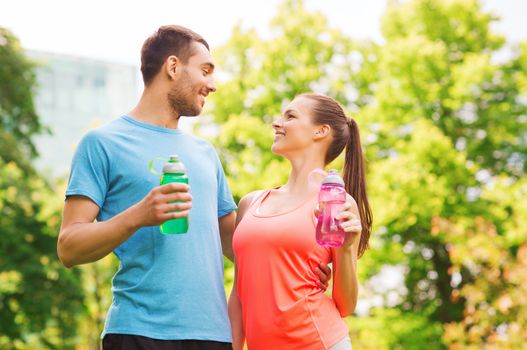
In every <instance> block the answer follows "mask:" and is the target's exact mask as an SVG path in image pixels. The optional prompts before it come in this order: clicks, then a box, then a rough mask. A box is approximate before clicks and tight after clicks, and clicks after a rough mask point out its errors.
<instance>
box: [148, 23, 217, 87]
mask: <svg viewBox="0 0 527 350" xmlns="http://www.w3.org/2000/svg"><path fill="white" fill-rule="evenodd" d="M193 42H198V43H201V44H203V45H205V47H206V48H207V50H210V48H209V44H208V43H207V42H206V41H205V39H203V37H202V36H201V35H199V34H197V33H195V32H193V31H192V30H190V29H188V28H185V27H182V26H178V25H168V26H162V27H159V29H158V30H157V31H156V32H155V33H154V34H152V35H151V36H150V37H149V38H148V39H146V40H145V42H144V44H143V47H142V49H141V73H142V74H143V81H144V83H145V86H147V85H148V84H149V83H150V82H151V81H152V80H153V79H154V77H155V76H156V75H157V73H159V70H160V69H161V66H162V65H163V63H164V62H165V60H166V59H167V58H168V56H172V55H174V56H177V57H178V58H179V59H180V60H181V61H182V62H183V63H184V64H186V63H187V62H188V59H189V58H190V57H191V56H192V55H193V54H194V50H193V48H192V43H193Z"/></svg>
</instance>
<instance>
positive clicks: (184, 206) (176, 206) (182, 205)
mask: <svg viewBox="0 0 527 350" xmlns="http://www.w3.org/2000/svg"><path fill="white" fill-rule="evenodd" d="M190 209H192V202H179V203H169V204H167V205H166V206H164V207H163V211H164V212H166V213H168V212H172V211H174V210H178V211H182V210H190Z"/></svg>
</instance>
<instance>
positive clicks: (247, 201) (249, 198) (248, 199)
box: [238, 190, 267, 209]
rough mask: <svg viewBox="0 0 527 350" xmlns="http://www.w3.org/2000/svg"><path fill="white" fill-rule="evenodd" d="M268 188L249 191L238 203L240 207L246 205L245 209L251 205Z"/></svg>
mask: <svg viewBox="0 0 527 350" xmlns="http://www.w3.org/2000/svg"><path fill="white" fill-rule="evenodd" d="M265 191H267V190H256V191H252V192H249V193H247V194H246V195H245V196H243V197H242V199H240V203H239V205H238V207H239V208H241V207H244V208H245V209H246V208H248V207H250V206H251V205H252V204H253V203H254V201H255V200H256V199H258V197H259V196H260V195H261V194H262V193H264V192H265Z"/></svg>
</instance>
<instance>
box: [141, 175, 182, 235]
mask: <svg viewBox="0 0 527 350" xmlns="http://www.w3.org/2000/svg"><path fill="white" fill-rule="evenodd" d="M189 189H190V187H189V186H188V185H187V184H184V183H179V182H172V183H169V184H166V185H162V186H158V187H155V188H154V189H152V190H151V191H150V192H149V193H148V194H147V195H146V196H145V197H144V198H143V199H142V200H141V201H140V202H139V203H137V204H136V205H135V208H134V209H135V210H134V212H136V213H137V215H138V217H137V220H138V225H137V226H138V227H143V226H158V225H161V224H162V223H164V222H165V221H167V220H171V219H177V218H182V217H185V216H188V213H189V210H190V208H192V195H191V194H190V193H188V191H189ZM176 201H181V202H178V203H174V202H176ZM174 210H177V211H174Z"/></svg>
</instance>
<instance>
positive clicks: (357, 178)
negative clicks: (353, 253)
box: [300, 93, 373, 257]
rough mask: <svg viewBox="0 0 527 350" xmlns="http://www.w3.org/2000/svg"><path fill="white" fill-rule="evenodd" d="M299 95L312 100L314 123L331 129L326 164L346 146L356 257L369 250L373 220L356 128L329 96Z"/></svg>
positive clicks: (346, 176) (346, 169)
mask: <svg viewBox="0 0 527 350" xmlns="http://www.w3.org/2000/svg"><path fill="white" fill-rule="evenodd" d="M300 96H301V97H305V98H309V99H312V100H313V101H315V103H314V105H313V106H312V110H311V113H312V116H313V122H314V123H315V124H317V125H323V124H327V125H329V127H330V128H331V131H332V141H331V144H330V145H329V148H328V150H327V152H326V157H325V160H324V161H325V164H326V165H327V164H329V163H331V162H332V161H333V160H334V159H336V158H337V157H338V156H339V155H340V154H341V153H342V151H343V150H344V148H345V149H346V155H345V160H344V174H343V177H344V183H345V185H346V186H345V187H346V192H348V193H349V194H350V195H351V196H352V197H353V199H355V201H356V202H357V206H358V208H359V216H360V221H361V225H362V232H361V236H360V241H359V253H358V256H359V257H361V256H362V254H364V252H365V251H366V249H368V242H369V240H370V234H371V226H372V220H373V219H372V213H371V208H370V204H369V203H368V197H367V195H366V176H365V173H366V172H365V169H364V167H365V166H364V156H363V155H362V147H361V144H360V135H359V127H358V126H357V123H356V122H355V120H353V119H352V118H348V117H346V114H345V113H344V110H343V109H342V107H341V106H340V105H339V104H338V103H337V101H335V100H334V99H332V98H331V97H328V96H324V95H321V94H313V93H308V94H302V95H300Z"/></svg>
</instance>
